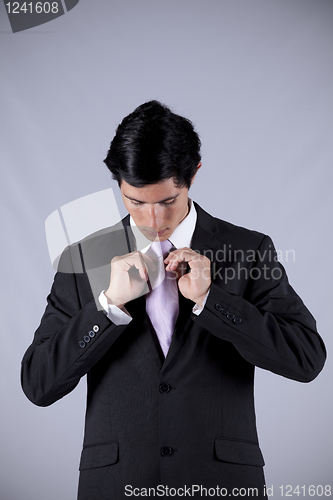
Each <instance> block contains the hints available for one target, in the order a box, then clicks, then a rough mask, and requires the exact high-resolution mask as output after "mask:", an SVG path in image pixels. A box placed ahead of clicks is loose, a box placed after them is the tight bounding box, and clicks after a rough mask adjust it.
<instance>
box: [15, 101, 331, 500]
mask: <svg viewBox="0 0 333 500" xmlns="http://www.w3.org/2000/svg"><path fill="white" fill-rule="evenodd" d="M105 163H106V165H107V166H108V168H109V169H110V171H111V172H112V174H113V177H114V178H115V179H116V180H117V181H118V184H119V187H120V190H121V195H122V198H123V201H124V203H125V206H126V208H127V210H128V212H129V215H128V216H127V217H125V219H124V220H123V221H122V222H121V223H119V224H118V225H116V226H115V227H113V228H111V229H110V230H107V231H106V230H103V231H100V232H99V233H96V234H94V235H92V236H91V237H89V238H86V239H85V240H83V241H82V242H80V243H79V244H75V245H72V246H71V247H69V248H68V249H67V250H66V251H65V252H64V253H63V255H62V258H61V261H60V264H59V268H58V273H57V274H56V276H55V281H54V284H53V287H52V290H51V293H50V295H49V297H48V306H47V308H46V311H45V313H44V316H43V318H42V321H41V325H40V327H39V328H38V330H37V331H36V334H35V338H34V341H33V343H32V345H31V346H30V347H29V349H28V350H27V352H26V354H25V356H24V358H23V362H22V384H23V389H24V391H25V393H26V395H27V397H28V398H29V399H30V400H31V401H32V402H34V403H35V404H37V405H40V406H47V405H50V404H52V403H53V402H55V401H56V400H58V399H60V398H61V397H63V396H64V395H65V394H67V393H69V392H70V391H71V390H73V389H74V387H75V386H76V385H77V383H78V382H79V380H80V378H81V377H82V376H83V375H86V374H87V382H88V397H87V414H86V427H85V438H84V446H83V451H82V456H81V462H80V471H81V474H80V482H79V493H78V498H79V500H102V499H103V500H111V499H116V500H118V499H120V498H128V497H130V496H154V494H155V496H167V494H169V496H174V497H176V498H182V497H183V496H192V497H202V496H205V495H206V496H207V495H209V496H210V497H219V496H239V495H241V496H243V497H244V498H252V497H253V496H256V497H257V498H265V497H266V493H265V488H264V476H263V465H264V461H263V457H262V454H261V451H260V448H259V446H258V438H257V432H256V425H255V412H254V402H253V377H254V367H255V366H259V367H261V368H264V369H267V370H270V371H272V372H275V373H277V374H280V375H283V376H285V377H288V378H291V379H295V380H298V381H302V382H308V381H310V380H312V379H313V378H314V377H316V376H317V374H318V373H319V372H320V370H321V369H322V367H323V364H324V361H325V348H324V345H323V342H322V340H321V338H320V337H319V335H318V333H317V331H316V326H315V321H314V319H313V317H312V316H311V314H310V313H309V311H308V310H307V309H306V308H305V306H304V304H303V303H302V301H301V299H300V298H299V297H298V296H297V295H296V293H295V292H294V290H293V289H292V288H291V287H290V285H289V283H288V280H287V276H286V273H285V271H284V269H283V267H282V266H281V265H280V264H279V263H278V261H277V259H276V256H275V252H274V247H273V244H272V242H271V240H270V239H269V237H268V236H265V235H263V234H260V233H257V232H254V231H249V230H247V229H244V228H240V227H236V226H233V225H232V224H229V223H227V222H224V221H222V220H219V219H216V218H213V217H211V216H210V215H209V214H207V213H206V212H205V211H204V210H202V209H201V208H200V207H199V206H198V205H197V204H195V203H194V202H192V201H191V200H190V199H189V198H188V190H189V188H190V186H191V184H192V182H193V181H194V179H195V175H196V172H197V170H198V168H200V166H201V163H200V141H199V138H198V136H197V134H196V133H195V131H194V129H193V126H192V124H191V123H190V122H189V121H188V120H186V119H185V118H183V117H180V116H178V115H176V114H174V113H172V112H171V111H170V110H169V109H168V108H167V107H165V106H163V105H161V104H160V103H158V102H156V101H151V102H148V103H146V104H143V105H142V106H139V107H138V108H137V109H136V110H135V111H134V112H133V113H131V114H130V115H129V116H127V117H126V118H125V119H124V120H123V122H122V123H121V124H120V125H119V127H118V129H117V132H116V136H115V138H114V139H113V141H112V143H111V147H110V150H109V152H108V155H107V158H106V160H105ZM142 240H143V241H142Z"/></svg>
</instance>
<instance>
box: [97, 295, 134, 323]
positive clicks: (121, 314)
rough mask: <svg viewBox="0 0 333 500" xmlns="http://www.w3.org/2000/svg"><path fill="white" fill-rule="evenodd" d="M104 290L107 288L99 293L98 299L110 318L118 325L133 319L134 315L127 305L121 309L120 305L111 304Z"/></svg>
mask: <svg viewBox="0 0 333 500" xmlns="http://www.w3.org/2000/svg"><path fill="white" fill-rule="evenodd" d="M104 292H105V290H103V291H102V292H101V293H100V294H99V297H98V300H99V303H100V304H101V306H102V307H103V309H104V311H105V312H106V315H107V317H108V318H109V320H110V321H112V323H114V324H115V325H117V326H119V325H128V324H129V323H130V322H131V321H132V319H133V318H132V316H130V315H129V313H128V312H127V311H126V309H125V307H124V308H123V309H119V307H117V306H114V305H113V304H109V303H108V299H107V298H106V295H105V294H104Z"/></svg>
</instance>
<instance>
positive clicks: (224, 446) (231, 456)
mask: <svg viewBox="0 0 333 500" xmlns="http://www.w3.org/2000/svg"><path fill="white" fill-rule="evenodd" d="M215 453H216V456H217V458H218V459H219V460H222V461H223V462H231V463H233V464H241V465H256V466H257V467H263V466H264V465H265V462H264V459H263V456H262V453H261V451H260V448H259V446H258V445H257V444H256V443H252V442H251V441H240V440H237V439H230V438H223V437H217V438H216V439H215Z"/></svg>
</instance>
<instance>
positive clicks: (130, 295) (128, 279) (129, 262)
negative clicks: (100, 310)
mask: <svg viewBox="0 0 333 500" xmlns="http://www.w3.org/2000/svg"><path fill="white" fill-rule="evenodd" d="M155 269H156V266H155V264H154V262H153V259H152V258H151V257H149V256H148V255H145V254H143V253H141V252H139V251H136V252H132V253H129V254H126V255H122V256H120V257H114V258H113V259H112V260H111V277H110V285H109V288H108V289H107V290H106V292H104V293H105V295H106V297H107V299H108V302H109V304H113V305H115V306H118V307H119V308H120V309H122V308H123V307H124V305H125V304H126V303H127V302H129V301H130V300H134V299H136V298H137V297H140V296H141V295H144V294H146V293H148V292H149V287H148V271H154V270H155Z"/></svg>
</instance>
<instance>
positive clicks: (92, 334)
mask: <svg viewBox="0 0 333 500" xmlns="http://www.w3.org/2000/svg"><path fill="white" fill-rule="evenodd" d="M88 335H89V337H91V338H93V337H95V335H96V333H95V332H94V330H90V332H88Z"/></svg>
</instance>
